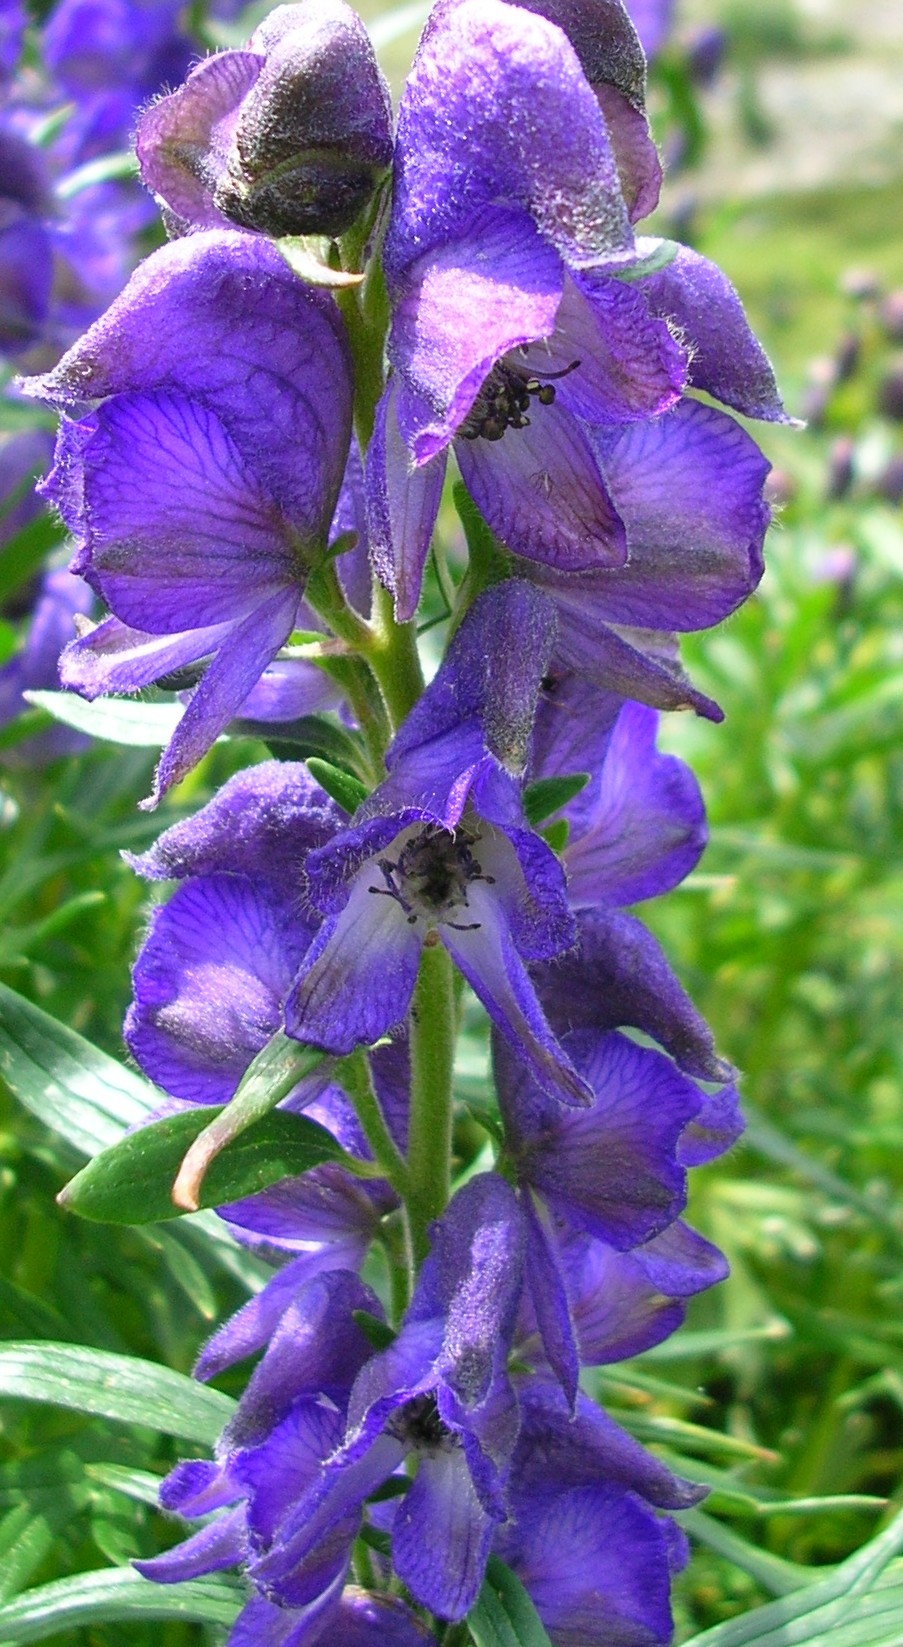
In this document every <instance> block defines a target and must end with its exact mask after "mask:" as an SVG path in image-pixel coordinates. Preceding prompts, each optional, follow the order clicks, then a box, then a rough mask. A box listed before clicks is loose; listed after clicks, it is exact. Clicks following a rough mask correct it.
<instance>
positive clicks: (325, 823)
mask: <svg viewBox="0 0 903 1647" xmlns="http://www.w3.org/2000/svg"><path fill="white" fill-rule="evenodd" d="M337 827H338V814H337V812H336V809H335V808H334V807H333V806H332V805H331V803H329V802H327V801H326V800H325V797H324V796H323V795H322V791H319V790H318V789H317V786H316V785H315V784H314V782H313V780H312V779H311V777H310V776H309V774H308V773H307V771H306V769H305V768H304V767H302V766H295V765H290V764H288V763H286V764H282V763H277V762H265V763H263V764H262V765H260V766H256V767H253V768H251V769H250V770H249V771H247V772H243V773H240V774H237V775H236V777H234V778H233V779H231V780H230V782H229V783H228V784H226V785H225V787H224V788H223V789H222V790H221V791H220V793H219V795H217V797H216V799H215V800H214V801H213V802H211V803H210V805H209V806H208V807H206V808H204V809H203V810H202V811H201V812H200V813H198V814H197V815H196V816H195V817H192V818H189V819H186V820H185V822H184V823H182V824H177V825H175V826H174V827H173V829H171V830H168V831H167V832H166V833H165V834H164V835H163V836H162V837H161V839H160V840H159V841H158V842H157V844H156V846H155V847H154V848H152V850H151V852H150V853H149V854H147V855H146V857H145V858H144V859H138V860H135V865H136V867H137V868H138V869H139V870H142V871H143V872H144V873H146V874H149V875H151V876H157V875H162V876H164V877H167V878H169V877H177V878H179V880H180V885H179V886H178V888H177V890H176V892H175V894H174V896H173V897H172V898H171V899H170V900H169V902H168V903H166V904H164V905H161V906H159V907H158V908H157V909H156V910H155V912H154V915H153V917H152V921H151V925H150V930H149V932H148V935H147V937H146V939H145V942H144V944H143V946H142V948H141V951H140V953H139V956H138V959H137V961H136V963H135V968H134V972H133V975H132V982H133V989H134V1000H133V1002H132V1005H131V1006H130V1007H129V1010H128V1013H127V1015H126V1021H125V1039H126V1042H127V1044H128V1047H129V1050H130V1052H131V1053H132V1055H133V1057H134V1058H135V1059H136V1061H137V1063H138V1064H139V1065H140V1067H141V1068H142V1069H143V1070H144V1072H145V1073H146V1074H147V1075H149V1076H150V1077H151V1079H152V1080H154V1081H155V1082H156V1083H157V1084H158V1085H159V1086H160V1087H162V1088H163V1090H164V1091H165V1092H166V1093H168V1094H171V1095H172V1096H173V1097H174V1098H175V1099H177V1100H178V1101H179V1102H182V1103H184V1102H188V1103H192V1104H206V1103H209V1104H221V1103H227V1102H228V1101H229V1099H230V1098H231V1097H232V1095H233V1093H234V1092H235V1089H236V1087H237V1085H238V1082H239V1081H240V1080H241V1077H242V1075H243V1074H244V1072H245V1070H246V1069H247V1067H248V1065H249V1063H250V1062H251V1060H252V1058H253V1057H254V1056H255V1055H256V1054H257V1053H258V1052H259V1051H260V1050H261V1048H262V1047H263V1046H264V1045H265V1043H266V1042H267V1040H268V1039H269V1038H270V1036H271V1035H273V1034H275V1033H276V1031H277V1030H278V1029H279V1028H280V1026H281V1023H282V1011H283V1003H284V1001H285V997H286V995H287V994H288V991H289V989H290V987H291V984H292V980H293V978H294V976H295V973H296V971H297V968H298V965H299V961H300V958H301V956H302V955H303V953H304V950H305V948H306V947H307V945H308V944H309V943H310V940H311V937H312V934H313V932H314V931H315V928H316V920H315V918H314V917H312V916H311V915H309V914H307V913H306V912H305V911H304V909H303V907H301V908H300V909H299V907H298V903H297V900H296V899H294V898H292V897H289V896H286V881H289V882H291V880H292V877H293V874H294V876H295V877H296V878H297V877H299V874H300V870H299V864H300V861H301V860H302V859H303V855H304V852H305V850H308V849H309V848H310V847H311V846H312V845H314V844H319V843H320V842H322V841H323V840H324V839H328V838H329V836H330V835H331V834H333V833H334V832H335V830H336V829H337ZM220 865H222V867H219V866H220ZM214 866H216V867H214ZM371 1062H372V1066H373V1078H374V1082H375V1085H376V1090H377V1094H378V1097H379V1099H380V1101H381V1102H382V1105H383V1108H384V1111H385V1113H386V1116H387V1119H388V1121H389V1123H390V1125H391V1126H392V1127H393V1129H394V1130H395V1132H396V1136H397V1138H398V1141H399V1143H400V1144H402V1145H403V1143H404V1140H405V1129H406V1123H407V1116H406V1108H407V1091H408V1079H407V1059H406V1051H405V1048H404V1047H403V1046H387V1047H381V1048H379V1049H378V1050H377V1051H376V1052H374V1053H373V1054H372V1055H371ZM284 1106H285V1107H286V1108H289V1109H294V1110H299V1111H303V1112H304V1113H305V1114H307V1115H309V1116H311V1117H312V1118H313V1119H315V1120H317V1121H319V1122H320V1124H321V1125H323V1126H325V1127H327V1128H328V1130H329V1131H330V1132H332V1133H333V1135H334V1136H335V1137H337V1138H338V1139H339V1141H340V1142H341V1144H342V1145H343V1147H344V1148H345V1149H346V1150H348V1151H349V1152H350V1153H351V1154H353V1155H357V1156H358V1157H359V1158H361V1159H369V1150H368V1148H367V1145H366V1143H365V1141H364V1138H363V1135H362V1133H361V1131H360V1128H359V1126H358V1123H357V1120H356V1117H355V1115H354V1112H353V1110H352V1108H351V1105H350V1103H349V1100H348V1098H347V1097H346V1095H345V1093H344V1091H343V1090H342V1088H341V1087H340V1086H339V1085H337V1084H336V1081H335V1076H334V1070H333V1066H332V1061H331V1060H326V1061H324V1063H323V1064H322V1065H321V1066H320V1067H319V1069H317V1070H316V1071H314V1072H313V1073H312V1074H311V1075H309V1076H308V1077H306V1078H305V1079H304V1080H303V1081H302V1082H301V1083H300V1085H299V1086H298V1087H296V1088H295V1090H294V1092H293V1093H291V1094H290V1095H289V1096H288V1097H287V1098H286V1099H285V1100H284ZM170 1107H171V1106H170ZM394 1205H395V1200H394V1197H393V1196H392V1194H391V1192H390V1191H389V1190H388V1187H387V1186H386V1185H385V1184H384V1183H382V1182H381V1181H370V1182H367V1183H366V1184H365V1183H362V1182H361V1181H360V1180H358V1179H356V1178H354V1177H353V1176H352V1175H351V1174H350V1173H348V1172H347V1171H345V1170H343V1169H342V1168H341V1167H338V1166H333V1165H326V1166H323V1167H318V1168H316V1169H314V1170H313V1171H311V1172H307V1173H304V1174H302V1175H301V1176H300V1177H297V1178H289V1179H285V1180H283V1182H282V1183H280V1184H278V1185H276V1186H274V1187H273V1188H272V1189H270V1190H267V1191H264V1192H262V1193H261V1194H258V1195H254V1196H250V1197H248V1198H247V1199H246V1200H243V1201H240V1202H234V1203H232V1204H230V1205H228V1206H225V1207H222V1208H220V1209H219V1211H220V1213H221V1216H222V1217H223V1218H225V1219H226V1220H227V1222H228V1223H229V1225H230V1228H231V1229H232V1231H233V1233H234V1234H235V1235H236V1236H237V1237H238V1239H239V1240H241V1241H242V1242H243V1243H244V1244H249V1245H251V1246H253V1247H254V1248H255V1249H256V1250H257V1252H258V1253H259V1254H260V1255H261V1256H264V1257H267V1258H270V1259H272V1260H274V1261H275V1262H279V1263H285V1260H286V1258H288V1259H289V1260H290V1261H289V1262H288V1263H285V1267H284V1268H282V1269H280V1270H279V1273H278V1274H277V1275H276V1276H275V1277H274V1278H273V1280H272V1281H270V1282H269V1283H268V1284H267V1285H266V1286H265V1287H264V1288H263V1290H262V1292H260V1293H259V1294H257V1295H256V1296H255V1297H254V1298H253V1299H252V1300H251V1301H250V1302H249V1303H248V1304H246V1305H245V1306H244V1308H243V1309H242V1310H240V1311H239V1312H238V1314H237V1315H236V1316H234V1317H233V1318H232V1319H231V1321H229V1322H228V1323H227V1324H226V1325H225V1326H224V1327H222V1328H221V1329H220V1330H219V1332H217V1333H216V1334H215V1335H214V1337H213V1339H211V1341H210V1342H209V1343H208V1344H207V1345H206V1346H205V1348H204V1350H203V1351H202V1354H201V1357H200V1361H199V1363H198V1368H197V1373H198V1376H199V1377H204V1378H211V1377H213V1376H215V1375H216V1374H217V1373H218V1372H221V1371H222V1370H223V1368H224V1367H227V1366H229V1365H231V1363H232V1362H233V1361H235V1360H239V1359H241V1358H242V1357H243V1356H246V1355H250V1354H251V1353H253V1352H254V1351H255V1350H258V1349H260V1348H261V1347H262V1346H263V1345H264V1344H265V1343H266V1342H267V1340H268V1339H269V1338H270V1336H271V1335H272V1332H273V1330H274V1329H275V1327H276V1325H277V1323H278V1322H279V1320H280V1319H281V1317H282V1315H283V1314H284V1312H285V1310H286V1309H287V1308H288V1307H289V1306H290V1305H291V1304H292V1303H293V1301H294V1300H295V1298H296V1296H297V1294H298V1292H299V1289H300V1288H301V1287H302V1286H303V1285H304V1284H306V1282H307V1281H308V1280H309V1279H310V1277H311V1276H312V1275H314V1274H317V1273H319V1272H320V1271H322V1270H326V1269H347V1270H358V1269H359V1268H360V1266H361V1265H362V1263H363V1261H364V1258H365V1256H366V1254H367V1250H368V1248H369V1246H370V1243H371V1241H372V1239H373V1237H374V1235H375V1234H376V1231H377V1229H378V1226H379V1221H380V1219H381V1218H382V1217H383V1215H384V1214H385V1213H386V1212H388V1211H390V1210H391V1209H392V1207H393V1206H394Z"/></svg>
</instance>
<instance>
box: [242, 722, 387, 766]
mask: <svg viewBox="0 0 903 1647" xmlns="http://www.w3.org/2000/svg"><path fill="white" fill-rule="evenodd" d="M234 729H235V731H237V732H241V733H246V734H248V735H249V736H252V737H255V738H260V739H262V741H263V742H264V743H265V744H266V745H267V747H268V749H270V750H272V752H273V753H274V754H275V755H276V757H277V759H280V760H292V761H306V760H307V758H308V756H310V755H317V756H319V757H320V758H321V759H322V760H326V761H330V762H331V763H332V765H333V766H343V767H346V768H348V767H354V766H355V765H356V764H357V762H358V761H359V759H360V749H359V747H358V745H357V743H356V742H355V740H354V738H352V737H350V736H349V734H348V733H347V732H345V731H343V729H342V728H341V727H339V726H334V725H333V724H332V722H331V721H328V720H327V719H326V717H325V715H301V716H300V717H299V718H298V720H296V721H279V722H274V721H249V720H238V721H236V722H235V727H234Z"/></svg>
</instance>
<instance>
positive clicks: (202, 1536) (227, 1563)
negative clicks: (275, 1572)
mask: <svg viewBox="0 0 903 1647" xmlns="http://www.w3.org/2000/svg"><path fill="white" fill-rule="evenodd" d="M244 1553H245V1512H244V1505H238V1506H237V1507H236V1508H235V1509H234V1510H230V1511H229V1512H228V1513H227V1514H226V1515H224V1516H220V1518H219V1520H217V1521H214V1522H212V1523H211V1524H210V1526H209V1527H202V1528H201V1530H200V1532H197V1533H193V1534H192V1536H191V1538H186V1539H185V1540H184V1542H183V1543H181V1544H176V1545H175V1547H174V1548H173V1549H171V1550H167V1551H166V1553H165V1555H159V1556H154V1557H152V1559H151V1560H149V1561H133V1563H132V1565H133V1567H135V1569H136V1570H137V1571H138V1572H139V1573H140V1574H141V1575H142V1577H143V1578H152V1579H153V1581H154V1583H155V1584H181V1583H183V1582H184V1581H185V1579H189V1578H200V1577H201V1576H202V1574H204V1573H218V1572H221V1571H222V1570H223V1568H224V1567H234V1566H235V1565H236V1563H237V1562H239V1561H241V1560H242V1557H243V1556H244Z"/></svg>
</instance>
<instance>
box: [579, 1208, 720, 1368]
mask: <svg viewBox="0 0 903 1647" xmlns="http://www.w3.org/2000/svg"><path fill="white" fill-rule="evenodd" d="M673 1228H675V1226H674V1225H671V1226H669V1228H668V1230H666V1231H665V1234H664V1236H657V1237H656V1238H655V1241H659V1240H664V1239H665V1238H666V1237H667V1236H668V1235H669V1234H670V1231H671V1229H673ZM655 1241H653V1242H650V1243H648V1245H647V1246H645V1247H637V1248H634V1250H633V1252H616V1251H615V1249H614V1248H613V1247H609V1246H607V1245H606V1243H605V1242H603V1241H597V1240H595V1239H594V1238H593V1237H591V1236H585V1235H584V1236H577V1237H575V1238H573V1239H572V1240H570V1241H568V1242H567V1243H566V1245H565V1247H564V1251H563V1253H562V1261H563V1264H564V1269H565V1275H566V1277H567V1285H568V1295H569V1297H570V1301H571V1312H572V1315H573V1321H574V1330H575V1332H576V1335H577V1343H578V1345H579V1349H580V1360H581V1362H582V1364H583V1365H584V1366H587V1367H597V1366H600V1365H605V1364H607V1363H609V1362H612V1361H624V1360H626V1359H627V1358H628V1357H630V1356H634V1355H642V1353H643V1351H644V1350H648V1349H651V1348H652V1346H653V1344H660V1343H661V1342H662V1340H663V1339H665V1338H668V1337H670V1335H671V1333H672V1332H676V1331H677V1328H678V1327H679V1326H680V1325H681V1323H682V1321H683V1318H684V1309H683V1304H682V1303H680V1302H677V1299H683V1297H684V1296H685V1294H684V1290H683V1289H682V1288H681V1287H675V1288H673V1289H672V1290H671V1291H670V1292H669V1291H668V1290H667V1289H666V1288H665V1287H663V1286H661V1285H656V1284H655V1282H654V1281H653V1280H652V1278H651V1277H650V1275H649V1273H648V1270H647V1268H646V1265H645V1261H644V1258H645V1254H646V1252H647V1251H648V1249H649V1247H652V1246H654V1245H655ZM675 1279H676V1277H675ZM687 1290H688V1291H689V1290H691V1289H687Z"/></svg>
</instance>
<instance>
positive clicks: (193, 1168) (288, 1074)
mask: <svg viewBox="0 0 903 1647" xmlns="http://www.w3.org/2000/svg"><path fill="white" fill-rule="evenodd" d="M324 1056H325V1055H324V1053H322V1052H320V1051H319V1050H318V1048H316V1047H306V1046H302V1045H301V1043H300V1042H299V1041H293V1040H291V1039H290V1038H289V1036H287V1035H282V1034H281V1033H277V1034H276V1035H273V1036H271V1037H270V1039H269V1041H267V1043H266V1046H263V1047H261V1049H260V1051H259V1052H258V1054H257V1057H256V1058H254V1059H253V1060H252V1062H251V1063H250V1064H249V1065H248V1068H247V1069H246V1070H245V1073H244V1075H243V1076H242V1079H241V1082H240V1084H239V1087H238V1090H237V1092H236V1093H235V1096H234V1098H232V1099H231V1101H230V1102H229V1103H228V1104H227V1105H226V1107H225V1109H223V1110H221V1111H220V1112H219V1113H218V1114H217V1115H216V1117H215V1119H214V1120H212V1121H211V1122H210V1125H209V1126H206V1127H204V1128H203V1129H202V1131H201V1132H199V1133H198V1135H197V1137H196V1138H195V1140H194V1142H193V1143H192V1144H190V1145H189V1148H188V1150H187V1153H186V1155H185V1159H184V1160H183V1162H182V1165H181V1166H180V1168H179V1171H178V1173H177V1175H176V1179H175V1182H174V1184H173V1186H172V1198H173V1201H174V1202H175V1204H176V1206H177V1207H181V1208H183V1210H185V1211H187V1212H194V1211H196V1210H197V1208H198V1207H199V1206H200V1204H201V1203H200V1197H201V1186H202V1184H204V1181H205V1178H206V1175H207V1173H208V1171H209V1169H210V1165H211V1162H212V1161H214V1160H215V1158H216V1157H217V1156H218V1155H219V1154H220V1152H221V1151H222V1150H224V1149H225V1148H226V1146H227V1145H228V1144H231V1143H232V1140H233V1139H235V1138H237V1137H238V1136H239V1134H240V1133H244V1132H245V1131H247V1129H248V1128H249V1127H250V1126H252V1125H253V1123H254V1122H256V1121H258V1120H260V1119H261V1117H262V1116H264V1115H268V1114H269V1112H270V1111H271V1110H273V1109H275V1107H276V1105H277V1104H278V1103H281V1101H282V1099H283V1098H287V1097H288V1094H289V1093H290V1092H291V1091H292V1088H293V1087H295V1086H297V1084H298V1082H299V1081H301V1080H302V1079H303V1078H304V1076H305V1075H309V1074H310V1072H311V1070H314V1069H316V1068H317V1066H318V1065H319V1064H322V1062H323V1059H324ZM296 1119H300V1117H296ZM312 1125H314V1123H313V1122H310V1121H308V1122H306V1126H307V1127H308V1128H309V1127H311V1126H312ZM309 1136H311V1139H312V1135H309ZM326 1137H327V1138H329V1139H330V1144H331V1146H332V1149H333V1151H334V1152H335V1153H333V1154H332V1155H331V1156H327V1155H326V1154H324V1155H323V1156H322V1157H321V1159H323V1160H329V1159H331V1160H334V1161H337V1160H340V1159H347V1158H346V1157H345V1153H344V1151H343V1150H340V1149H339V1146H338V1145H337V1144H336V1142H335V1140H334V1139H333V1138H332V1137H331V1135H330V1134H329V1133H327V1134H326ZM270 1147H272V1146H270ZM281 1147H283V1148H284V1145H283V1146H281ZM257 1163H258V1168H259V1169H260V1171H261V1172H264V1171H265V1170H266V1167H267V1158H266V1154H265V1153H260V1152H258V1153H257ZM311 1164H312V1165H314V1164H316V1163H311ZM301 1170H303V1171H306V1170H307V1169H306V1168H303V1169H301ZM291 1176H292V1169H290V1170H289V1172H281V1173H280V1174H279V1177H280V1178H286V1177H291ZM214 1181H215V1182H216V1183H217V1184H219V1182H220V1181H219V1179H215V1180H214ZM268 1182H269V1183H271V1184H272V1183H276V1182H278V1179H274V1178H270V1179H269V1180H268ZM265 1187H266V1186H265V1185H264V1184H263V1183H259V1184H258V1188H259V1189H263V1188H265ZM204 1193H205V1195H206V1194H207V1193H208V1192H207V1191H206V1190H205V1191H204ZM251 1193H253V1192H252V1191H249V1190H247V1189H245V1190H242V1191H241V1194H242V1195H248V1194H251ZM224 1199H225V1200H229V1199H231V1200H237V1199H238V1196H236V1195H232V1196H231V1197H230V1196H226V1197H221V1198H219V1199H217V1200H215V1201H209V1200H208V1201H207V1205H208V1206H221V1205H222V1204H223V1200H224Z"/></svg>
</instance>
